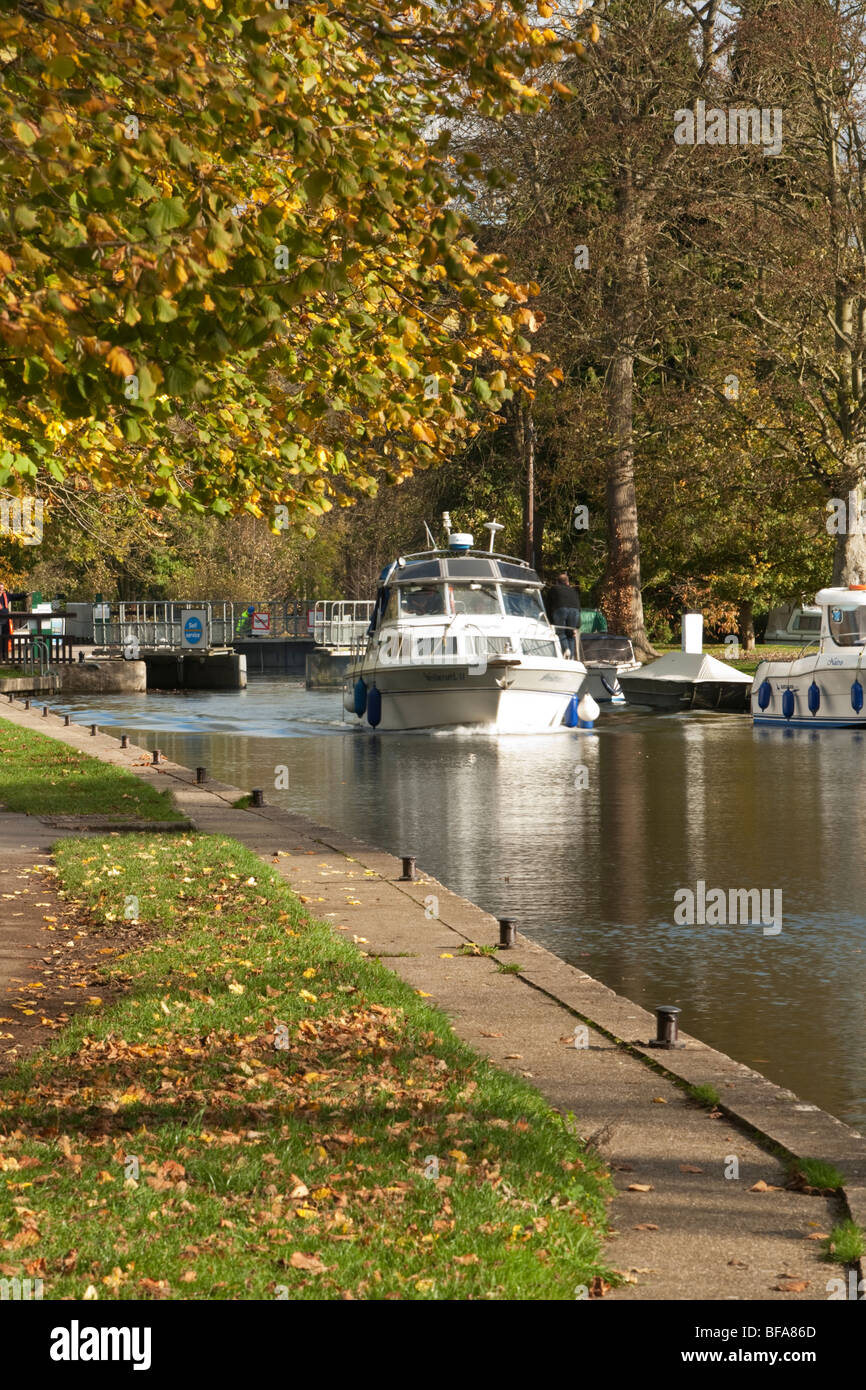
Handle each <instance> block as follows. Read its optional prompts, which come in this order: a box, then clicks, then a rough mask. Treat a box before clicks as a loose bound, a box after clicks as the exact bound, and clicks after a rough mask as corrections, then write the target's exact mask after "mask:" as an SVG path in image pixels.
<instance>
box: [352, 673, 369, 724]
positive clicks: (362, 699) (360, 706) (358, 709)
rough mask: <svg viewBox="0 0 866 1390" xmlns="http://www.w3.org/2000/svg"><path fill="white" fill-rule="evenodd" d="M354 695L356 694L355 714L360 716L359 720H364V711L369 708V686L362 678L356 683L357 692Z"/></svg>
mask: <svg viewBox="0 0 866 1390" xmlns="http://www.w3.org/2000/svg"><path fill="white" fill-rule="evenodd" d="M354 694H355V713H356V714H357V716H358V718H359V719H362V718H363V715H364V711H365V709H366V708H367V686H366V684H365V682H364V681H363V680H362V679H361V677H360V676H359V677H358V679H357V680H356V681H355V691H354Z"/></svg>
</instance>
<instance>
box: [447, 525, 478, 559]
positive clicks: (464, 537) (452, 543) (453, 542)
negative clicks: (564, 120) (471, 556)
mask: <svg viewBox="0 0 866 1390" xmlns="http://www.w3.org/2000/svg"><path fill="white" fill-rule="evenodd" d="M474 544H475V541H474V539H473V538H472V536H471V535H470V534H469V532H468V531H455V532H454V533H453V535H450V536H449V537H448V548H449V550H454V551H456V552H457V554H458V555H462V554H463V553H464V552H465V551H467V550H471V549H472V547H473V545H474Z"/></svg>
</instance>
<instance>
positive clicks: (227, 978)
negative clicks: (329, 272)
mask: <svg viewBox="0 0 866 1390" xmlns="http://www.w3.org/2000/svg"><path fill="white" fill-rule="evenodd" d="M56 862H57V865H58V868H59V871H60V877H61V882H62V884H63V885H64V888H65V891H66V892H67V893H68V894H69V895H70V896H71V897H73V898H75V899H76V901H80V902H82V903H84V904H85V905H86V906H87V907H88V909H89V911H90V912H91V915H92V917H93V920H94V921H95V923H96V924H97V927H96V929H98V923H99V921H100V920H102V921H114V922H115V923H116V920H117V918H118V916H120V915H122V912H123V906H124V904H125V903H128V902H129V901H130V900H133V901H135V900H137V902H138V910H139V914H140V920H139V922H138V924H137V930H138V931H139V933H140V930H141V928H142V926H143V925H145V926H147V927H152V930H153V935H152V938H151V939H150V940H149V941H148V942H147V943H146V944H145V945H144V946H140V947H139V948H138V949H137V950H136V951H135V952H134V953H132V954H130V955H127V956H125V957H122V958H120V959H119V960H117V959H115V960H113V961H112V963H111V965H110V966H107V967H106V969H107V972H108V973H109V974H110V975H116V974H117V973H118V972H120V974H121V976H122V978H125V979H126V980H127V981H128V985H129V990H128V993H127V994H126V995H125V996H124V997H122V998H121V999H120V1000H118V1001H117V1002H116V1003H114V1004H113V1005H111V1007H110V1008H107V1009H101V1008H99V1007H98V1006H94V1008H93V1010H92V1012H91V1014H90V1016H87V1015H85V1014H81V1015H78V1016H77V1017H76V1018H75V1019H73V1021H72V1022H71V1023H70V1024H69V1025H67V1027H66V1028H65V1029H64V1031H63V1032H62V1033H60V1034H58V1035H57V1037H56V1038H55V1040H54V1042H53V1044H52V1046H51V1048H50V1050H46V1051H44V1052H40V1053H38V1054H36V1055H34V1056H33V1057H32V1058H31V1059H30V1060H29V1061H28V1062H26V1063H22V1064H20V1065H19V1066H18V1067H17V1068H16V1069H15V1071H14V1072H12V1073H11V1074H10V1075H9V1076H8V1077H7V1078H5V1079H4V1080H3V1082H2V1083H0V1135H2V1142H0V1169H2V1177H0V1273H2V1274H3V1275H4V1276H5V1277H15V1276H16V1275H17V1276H19V1277H26V1276H28V1275H29V1276H30V1277H40V1278H42V1280H43V1284H44V1296H45V1297H46V1298H51V1299H58V1298H64V1297H70V1298H82V1297H85V1296H87V1297H91V1298H93V1297H98V1298H119V1299H140V1298H147V1297H166V1298H194V1299H253V1298H274V1297H276V1298H280V1297H288V1298H290V1299H293V1300H297V1299H302V1300H303V1299H341V1298H354V1299H364V1298H366V1299H370V1298H373V1299H378V1298H388V1299H406V1298H408V1299H413V1300H418V1299H497V1300H499V1299H520V1300H528V1299H532V1300H535V1299H538V1300H540V1299H557V1300H573V1299H574V1298H575V1296H576V1295H577V1296H580V1295H579V1294H578V1293H577V1291H578V1290H579V1289H580V1287H581V1286H585V1288H586V1289H588V1290H589V1291H590V1293H591V1292H592V1291H593V1289H594V1286H595V1287H598V1285H599V1284H600V1283H601V1281H602V1279H603V1278H605V1277H606V1278H608V1279H610V1278H611V1275H610V1271H608V1270H606V1269H605V1268H604V1267H603V1265H602V1263H601V1261H600V1241H601V1236H602V1233H603V1230H604V1221H605V1200H606V1197H607V1195H608V1194H609V1191H610V1185H609V1180H608V1175H607V1173H606V1172H605V1171H604V1169H603V1167H602V1165H601V1163H600V1161H599V1160H598V1159H597V1158H596V1157H594V1156H593V1155H592V1154H590V1153H588V1152H587V1151H586V1150H585V1149H583V1148H582V1147H581V1146H580V1145H579V1143H578V1142H577V1141H576V1140H575V1139H574V1138H573V1137H572V1136H571V1135H570V1134H569V1133H568V1132H567V1130H566V1127H565V1126H564V1125H563V1123H562V1120H561V1119H560V1118H558V1117H557V1116H556V1115H555V1114H554V1113H553V1112H552V1111H551V1110H550V1108H549V1106H548V1105H547V1104H546V1102H545V1101H544V1100H543V1099H542V1098H541V1096H539V1094H538V1093H537V1092H535V1091H534V1090H533V1089H532V1088H531V1087H529V1086H528V1085H527V1084H525V1083H524V1082H522V1081H521V1080H519V1079H517V1078H514V1077H511V1076H509V1075H506V1074H504V1073H501V1072H498V1071H497V1070H496V1069H495V1068H494V1067H492V1066H491V1065H489V1064H488V1063H487V1062H486V1061H484V1060H482V1059H480V1058H479V1057H478V1055H477V1054H476V1053H474V1052H473V1051H472V1050H471V1049H470V1048H468V1047H467V1046H465V1045H464V1044H463V1043H461V1042H460V1041H459V1040H458V1039H457V1038H456V1037H455V1035H454V1034H453V1033H452V1031H451V1029H450V1027H449V1025H448V1023H447V1021H446V1020H445V1018H444V1017H443V1016H442V1015H441V1014H440V1013H438V1012H437V1011H435V1010H433V1009H431V1008H430V1007H429V1006H427V1005H426V1004H425V1003H424V1002H423V1000H422V998H421V997H419V994H418V993H417V992H416V991H414V990H412V989H411V988H410V987H409V986H408V985H406V984H404V983H403V982H402V981H400V980H399V979H397V977H396V976H394V975H392V974H391V973H390V972H389V971H388V970H386V969H385V968H384V967H383V966H380V965H379V964H378V963H377V962H376V961H374V960H372V959H369V958H366V957H364V956H363V955H362V954H361V953H360V952H359V951H358V949H357V948H356V947H354V946H353V945H352V944H351V943H349V942H347V941H345V940H343V939H342V938H340V937H339V936H338V935H337V934H336V933H335V931H334V930H333V929H332V928H331V927H329V926H328V925H326V924H324V923H321V922H316V921H313V920H310V918H309V917H308V916H307V913H306V911H305V909H304V907H303V904H302V903H301V902H300V901H299V899H298V898H297V897H296V896H295V895H294V894H293V893H292V892H291V890H290V889H289V888H288V887H287V886H286V884H285V883H284V882H283V881H282V880H281V879H280V878H279V877H278V876H277V874H276V873H275V872H274V871H273V870H272V869H271V868H270V867H269V866H266V865H263V864H262V862H261V861H260V860H259V859H258V858H257V857H256V856H255V855H253V854H252V853H251V852H249V851H247V850H246V849H244V848H243V847H242V846H240V845H238V844H237V843H236V842H234V841H231V840H226V839H223V838H220V837H205V836H199V837H194V838H190V837H186V838H184V839H182V840H179V839H178V837H177V836H171V837H169V836H160V835H153V836H148V837H147V838H146V839H142V838H141V837H139V836H135V837H131V836H130V837H125V836H121V837H112V839H111V841H110V842H107V843H105V844H100V843H98V842H94V841H92V840H88V841H81V840H66V841H63V842H62V843H61V844H60V845H59V846H58V847H57V851H56Z"/></svg>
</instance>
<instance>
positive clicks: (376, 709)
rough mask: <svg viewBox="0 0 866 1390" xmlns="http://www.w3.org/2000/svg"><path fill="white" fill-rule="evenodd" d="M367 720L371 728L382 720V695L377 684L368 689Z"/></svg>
mask: <svg viewBox="0 0 866 1390" xmlns="http://www.w3.org/2000/svg"><path fill="white" fill-rule="evenodd" d="M367 722H368V724H369V725H370V728H371V729H375V728H376V726H377V725H378V724H380V723H381V722H382V696H381V695H380V694H379V692H378V690H377V689H376V687H375V685H374V686H372V687H371V688H370V690H368V691H367Z"/></svg>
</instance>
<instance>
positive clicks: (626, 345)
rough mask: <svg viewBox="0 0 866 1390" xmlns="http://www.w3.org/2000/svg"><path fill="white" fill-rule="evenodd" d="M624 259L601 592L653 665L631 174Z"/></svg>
mask: <svg viewBox="0 0 866 1390" xmlns="http://www.w3.org/2000/svg"><path fill="white" fill-rule="evenodd" d="M617 205H618V212H619V233H620V239H621V250H622V255H621V258H620V260H619V264H618V269H617V272H616V274H615V277H614V283H613V285H612V288H611V293H610V311H611V316H612V322H611V336H612V340H613V352H612V355H611V360H610V363H609V365H608V369H607V374H606V377H605V383H604V396H605V408H606V412H607V422H608V432H609V436H610V439H611V456H610V462H609V464H608V473H607V487H606V497H607V541H608V551H607V567H606V569H605V574H604V579H603V580H602V586H601V593H602V604H603V606H604V612H605V617H606V618H607V624H608V627H609V628H610V629H611V631H613V632H619V633H623V634H624V635H625V636H626V637H630V638H631V641H632V645H633V646H634V649H635V654H636V655H637V656H638V657H639V658H640V660H642V661H651V660H652V659H653V657H655V656H657V655H658V653H657V652H656V651H654V650H653V648H652V646H651V644H650V641H649V638H648V637H647V634H646V628H645V626H644V614H643V598H642V597H641V590H640V541H639V537H638V518H637V496H636V493H635V485H634V442H633V435H634V359H635V351H636V342H637V331H638V323H639V305H640V302H641V300H642V298H643V293H644V288H645V266H644V261H643V257H642V254H641V231H642V225H641V218H640V214H639V213H638V211H637V210H636V208H635V206H634V198H633V188H632V182H631V173H630V171H629V170H625V171H624V172H623V173H622V174H621V176H620V186H619V189H618V194H617Z"/></svg>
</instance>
